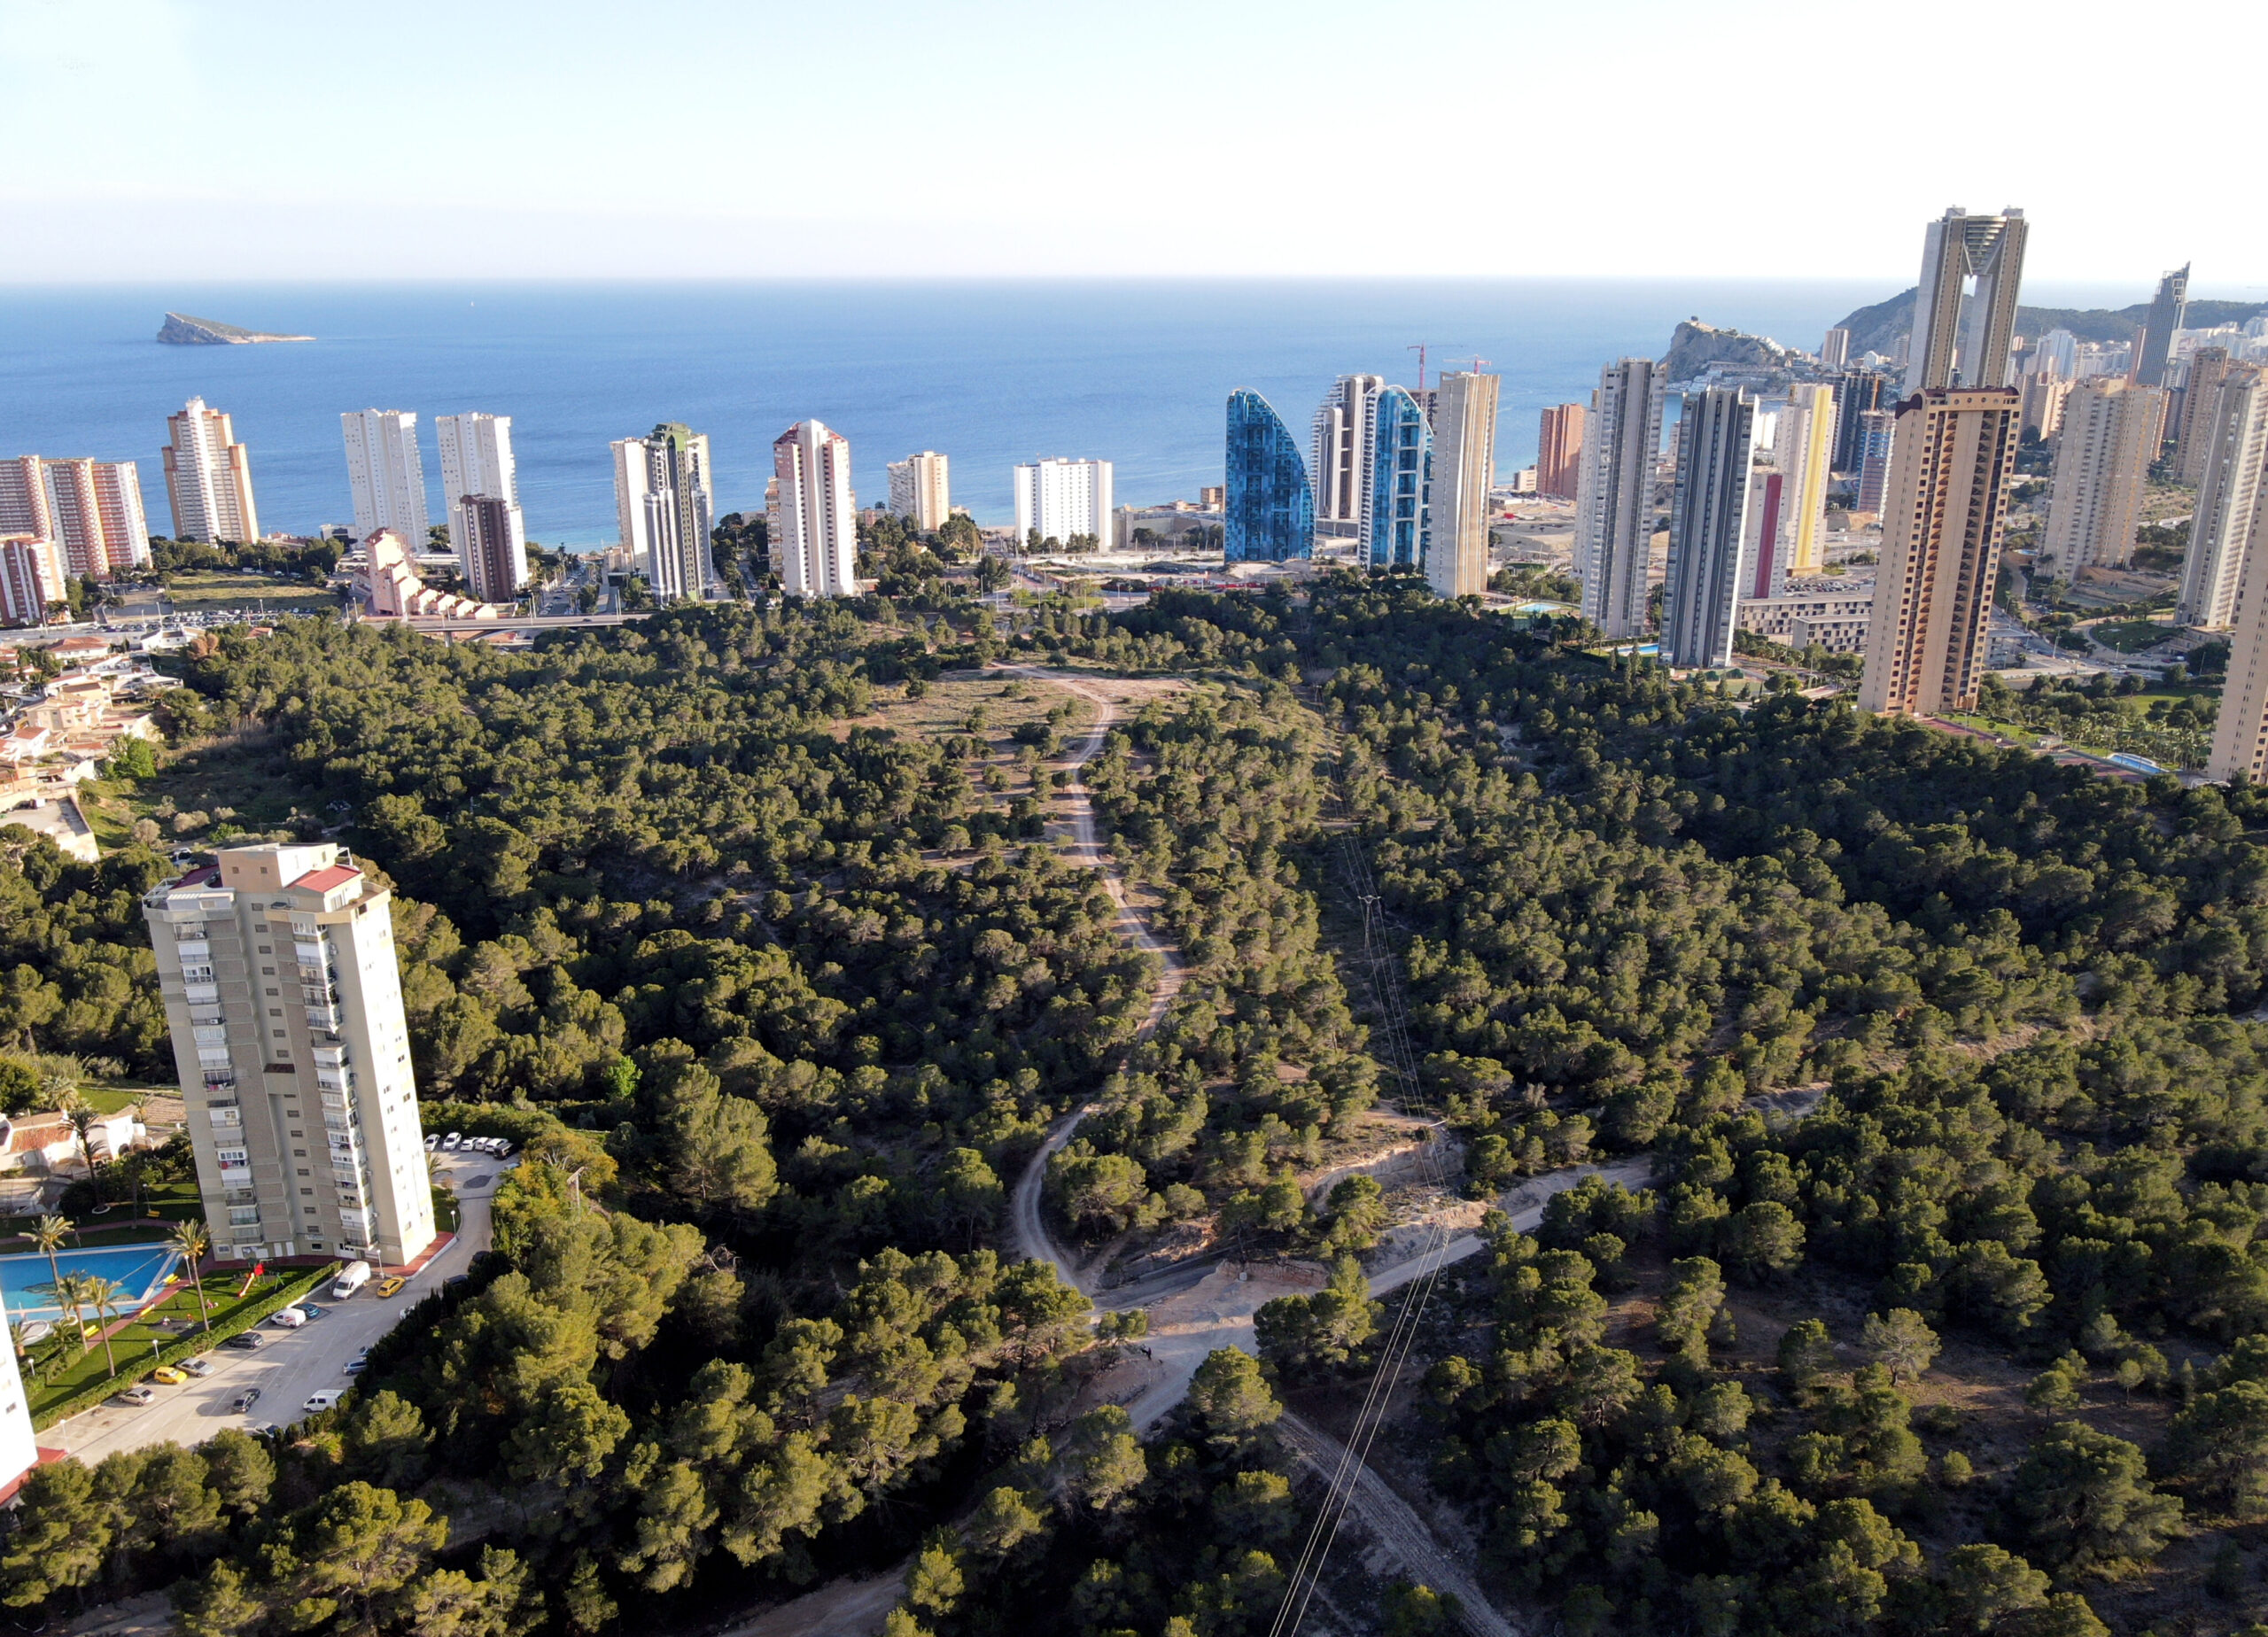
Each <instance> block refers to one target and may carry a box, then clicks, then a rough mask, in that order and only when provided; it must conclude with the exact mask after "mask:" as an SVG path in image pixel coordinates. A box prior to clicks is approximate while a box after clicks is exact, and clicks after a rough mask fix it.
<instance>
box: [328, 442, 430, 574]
mask: <svg viewBox="0 0 2268 1637" xmlns="http://www.w3.org/2000/svg"><path fill="white" fill-rule="evenodd" d="M338 425H339V430H340V431H341V433H342V434H343V435H344V437H345V438H346V483H347V486H348V487H349V488H351V489H352V490H353V494H354V538H355V539H361V540H367V539H369V538H370V536H372V535H373V534H376V533H377V531H379V530H380V529H392V531H394V532H395V533H396V534H399V535H400V536H401V538H402V539H403V540H404V541H405V542H407V543H408V547H409V549H410V550H412V551H413V552H417V551H423V550H424V549H425V548H426V541H427V539H428V535H429V532H430V525H429V524H428V521H427V516H428V515H427V512H426V508H425V462H424V460H423V457H422V456H420V455H419V454H418V453H417V412H416V410H415V409H350V410H348V411H347V412H346V414H344V415H340V416H339V417H338ZM450 504H452V505H454V504H455V497H454V496H451V497H450Z"/></svg>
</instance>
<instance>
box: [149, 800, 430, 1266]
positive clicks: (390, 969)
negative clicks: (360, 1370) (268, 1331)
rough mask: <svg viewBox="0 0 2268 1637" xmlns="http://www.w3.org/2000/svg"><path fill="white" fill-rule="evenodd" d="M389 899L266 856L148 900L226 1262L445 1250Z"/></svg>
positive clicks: (392, 1260) (243, 854)
mask: <svg viewBox="0 0 2268 1637" xmlns="http://www.w3.org/2000/svg"><path fill="white" fill-rule="evenodd" d="M391 897H392V895H391V893H389V891H388V890H387V889H386V888H384V887H381V886H379V885H377V883H376V882H375V881H372V880H371V879H370V877H369V876H368V875H366V874H364V873H363V872H362V870H361V867H360V866H359V865H356V864H355V863H354V861H353V857H352V856H351V855H349V854H347V853H346V852H345V851H344V850H342V849H340V848H338V847H337V846H335V845H331V844H329V843H323V844H320V845H313V846H278V845H276V844H275V843H273V842H270V843H266V844H263V845H260V846H254V847H231V848H223V849H221V851H220V853H219V855H218V862H217V863H214V864H212V865H205V866H203V867H201V868H198V869H195V870H191V871H190V873H188V874H186V875H183V876H182V877H181V878H180V879H179V880H177V881H168V882H166V883H164V884H162V885H160V886H159V887H157V888H153V889H151V892H150V893H148V894H147V895H146V896H144V899H143V901H142V903H143V914H144V918H145V919H147V920H148V921H149V924H150V943H151V948H152V950H154V951H155V953H156V956H157V965H158V986H159V992H160V994H161V995H162V996H163V997H164V999H165V1005H166V1020H167V1024H168V1026H169V1027H170V1028H171V1029H172V1032H173V1040H174V1059H175V1066H176V1068H177V1070H178V1072H179V1075H180V1081H181V1090H182V1099H183V1104H184V1106H185V1107H186V1110H187V1115H188V1125H189V1135H190V1148H191V1149H192V1151H193V1152H194V1153H195V1155H196V1159H197V1180H198V1191H199V1193H200V1194H201V1195H202V1197H203V1202H204V1206H205V1219H206V1223H207V1224H208V1225H209V1227H210V1228H211V1230H212V1234H213V1240H214V1255H215V1256H217V1257H219V1258H221V1259H222V1260H224V1261H227V1260H234V1261H255V1260H258V1259H260V1258H263V1257H271V1256H327V1255H338V1256H346V1257H357V1256H359V1257H363V1258H366V1259H368V1260H369V1261H374V1262H380V1263H385V1264H392V1265H396V1266H399V1265H400V1264H403V1263H406V1262H408V1261H414V1260H415V1259H416V1257H417V1256H419V1255H420V1254H422V1253H423V1252H424V1251H425V1250H426V1249H427V1248H428V1247H429V1246H430V1245H431V1244H432V1242H433V1238H434V1227H433V1200H432V1191H431V1184H430V1183H428V1181H427V1177H426V1170H425V1152H424V1144H423V1131H422V1130H421V1129H420V1126H419V1121H418V1108H417V1086H416V1078H415V1076H414V1075H413V1074H412V1072H411V1069H410V1062H409V1029H408V1021H407V1020H406V1019H405V1018H404V1016H403V1012H402V1004H401V982H400V967H399V965H398V963H397V960H396V958H395V954H394V943H393V925H392V910H391V907H390V901H391Z"/></svg>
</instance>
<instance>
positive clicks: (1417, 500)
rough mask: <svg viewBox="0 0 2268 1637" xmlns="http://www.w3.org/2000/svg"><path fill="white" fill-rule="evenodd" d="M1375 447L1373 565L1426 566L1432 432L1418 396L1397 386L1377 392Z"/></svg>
mask: <svg viewBox="0 0 2268 1637" xmlns="http://www.w3.org/2000/svg"><path fill="white" fill-rule="evenodd" d="M1372 424H1373V425H1374V426H1375V427H1376V428H1377V431H1376V434H1375V437H1374V440H1373V442H1372V444H1371V507H1370V514H1371V515H1370V524H1371V531H1370V540H1369V546H1370V555H1371V567H1372V568H1374V569H1422V568H1424V567H1425V524H1426V503H1427V501H1428V500H1430V499H1431V498H1432V494H1431V491H1432V488H1433V429H1432V428H1431V427H1430V426H1429V425H1427V424H1426V421H1425V411H1424V410H1423V409H1420V408H1419V407H1417V400H1416V399H1415V398H1412V397H1411V396H1410V394H1409V393H1408V392H1405V391H1403V390H1402V388H1401V387H1398V386H1389V387H1387V388H1386V390H1385V391H1383V392H1380V393H1379V404H1378V415H1377V418H1376V420H1375V421H1374V422H1373V423H1372Z"/></svg>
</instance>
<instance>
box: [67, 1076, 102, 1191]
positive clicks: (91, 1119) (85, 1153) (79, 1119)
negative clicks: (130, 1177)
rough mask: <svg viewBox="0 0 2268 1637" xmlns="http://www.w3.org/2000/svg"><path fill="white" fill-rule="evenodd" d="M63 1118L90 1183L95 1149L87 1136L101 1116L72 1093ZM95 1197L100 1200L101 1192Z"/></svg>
mask: <svg viewBox="0 0 2268 1637" xmlns="http://www.w3.org/2000/svg"><path fill="white" fill-rule="evenodd" d="M63 1117H64V1118H65V1119H66V1120H67V1121H70V1122H71V1131H72V1135H74V1137H77V1138H78V1139H79V1158H80V1159H81V1160H84V1161H85V1162H86V1167H87V1177H88V1180H89V1181H92V1180H93V1178H94V1175H95V1149H94V1144H93V1143H92V1142H91V1141H90V1140H89V1136H88V1134H89V1132H91V1131H92V1130H93V1129H95V1127H96V1126H97V1124H99V1123H100V1122H101V1120H102V1116H101V1115H100V1114H97V1113H96V1112H95V1111H94V1110H93V1109H91V1108H89V1107H88V1106H87V1105H86V1104H85V1103H84V1102H83V1101H82V1100H81V1098H80V1097H79V1094H78V1093H77V1092H75V1091H74V1092H73V1093H72V1094H71V1100H70V1102H68V1103H67V1104H66V1105H65V1106H64V1109H63ZM95 1197H96V1198H97V1199H101V1198H102V1195H101V1192H100V1191H97V1193H96V1195H95Z"/></svg>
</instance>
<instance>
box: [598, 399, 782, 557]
mask: <svg viewBox="0 0 2268 1637" xmlns="http://www.w3.org/2000/svg"><path fill="white" fill-rule="evenodd" d="M613 447H614V507H615V516H616V518H617V521H618V522H619V523H620V524H621V526H622V543H623V545H624V546H625V547H627V548H628V549H629V551H630V552H631V554H632V555H633V556H634V557H635V558H636V559H637V560H638V561H639V562H641V563H642V564H643V565H644V566H645V570H646V581H647V584H648V585H649V586H651V587H652V589H653V594H654V595H655V596H656V598H662V599H667V598H672V597H688V598H691V599H692V600H694V601H696V602H697V601H701V600H702V599H703V598H704V597H706V596H708V594H709V593H710V589H711V586H714V585H715V584H716V580H717V571H716V567H715V563H714V562H713V560H712V558H711V555H710V546H709V534H710V531H711V529H713V528H714V527H715V526H716V503H715V500H714V498H713V497H714V493H715V491H714V489H713V488H712V487H711V480H710V467H709V437H708V434H707V433H705V432H696V431H694V430H693V429H692V428H691V427H689V426H681V425H680V424H679V423H676V422H674V421H668V422H664V423H663V424H661V425H659V426H657V427H656V428H655V429H654V430H653V431H651V432H650V433H649V434H648V435H647V436H645V437H643V438H622V439H620V440H619V441H618V442H617V443H616V444H615V445H614V446H613ZM773 538H775V539H776V538H778V537H777V536H776V535H775V536H774V537H773Z"/></svg>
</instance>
